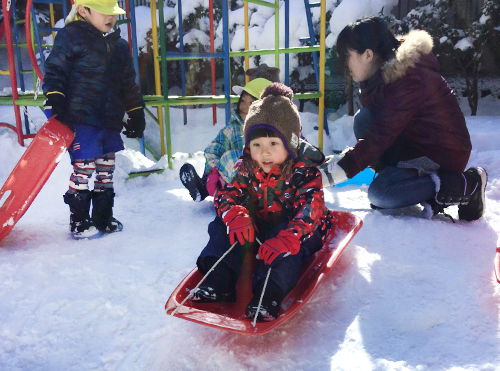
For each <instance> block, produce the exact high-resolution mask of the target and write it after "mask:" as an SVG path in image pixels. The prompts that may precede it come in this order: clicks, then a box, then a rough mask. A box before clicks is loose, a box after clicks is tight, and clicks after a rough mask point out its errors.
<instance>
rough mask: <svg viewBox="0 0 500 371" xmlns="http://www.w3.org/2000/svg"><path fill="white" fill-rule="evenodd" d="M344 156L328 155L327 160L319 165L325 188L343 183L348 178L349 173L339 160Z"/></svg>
mask: <svg viewBox="0 0 500 371" xmlns="http://www.w3.org/2000/svg"><path fill="white" fill-rule="evenodd" d="M342 157H343V156H328V157H327V158H326V159H325V162H324V163H323V164H322V165H320V166H318V168H319V171H320V173H321V180H322V181H323V188H326V187H329V186H331V185H335V184H339V183H343V182H345V181H346V180H347V175H346V173H345V171H344V169H342V168H341V167H340V166H339V165H338V162H339V160H340V159H341V158H342Z"/></svg>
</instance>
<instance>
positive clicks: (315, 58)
mask: <svg viewBox="0 0 500 371" xmlns="http://www.w3.org/2000/svg"><path fill="white" fill-rule="evenodd" d="M320 5H321V4H320ZM316 6H318V5H317V3H313V4H309V0H304V7H305V8H306V18H307V26H308V28H309V42H310V43H311V46H313V45H315V44H316V38H315V36H314V26H313V23H312V14H311V7H316ZM312 55H313V61H314V73H315V74H316V84H317V86H318V90H319V60H318V53H317V52H313V53H312Z"/></svg>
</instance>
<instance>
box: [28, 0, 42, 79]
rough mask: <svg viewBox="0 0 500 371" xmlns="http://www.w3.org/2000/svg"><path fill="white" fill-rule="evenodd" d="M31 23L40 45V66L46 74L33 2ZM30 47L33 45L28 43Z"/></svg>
mask: <svg viewBox="0 0 500 371" xmlns="http://www.w3.org/2000/svg"><path fill="white" fill-rule="evenodd" d="M31 23H32V25H33V28H34V30H35V39H36V43H37V45H38V53H39V54H40V68H41V70H42V73H43V74H44V75H45V57H44V55H43V46H42V39H41V37H40V30H39V29H38V22H37V21H36V13H35V6H34V5H33V4H31ZM28 47H31V45H28Z"/></svg>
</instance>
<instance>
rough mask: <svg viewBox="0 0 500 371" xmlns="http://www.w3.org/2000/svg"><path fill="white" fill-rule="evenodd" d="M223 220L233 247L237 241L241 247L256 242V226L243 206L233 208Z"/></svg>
mask: <svg viewBox="0 0 500 371" xmlns="http://www.w3.org/2000/svg"><path fill="white" fill-rule="evenodd" d="M223 220H224V223H226V225H227V229H228V233H229V241H230V242H231V245H232V244H234V243H235V242H236V239H238V242H239V243H240V244H241V245H244V244H245V243H247V242H254V241H255V226H254V224H253V220H252V218H250V215H249V214H248V210H247V209H246V208H245V207H243V206H241V205H235V206H233V207H231V208H230V209H229V211H228V212H227V213H226V215H224V218H223Z"/></svg>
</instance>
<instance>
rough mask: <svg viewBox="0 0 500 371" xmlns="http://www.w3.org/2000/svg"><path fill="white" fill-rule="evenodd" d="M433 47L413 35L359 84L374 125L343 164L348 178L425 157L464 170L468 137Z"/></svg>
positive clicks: (429, 40)
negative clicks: (376, 165)
mask: <svg viewBox="0 0 500 371" xmlns="http://www.w3.org/2000/svg"><path fill="white" fill-rule="evenodd" d="M432 47H433V41H432V38H431V36H430V35H429V34H428V33H427V32H425V31H417V30H416V31H412V32H410V33H409V34H408V35H407V36H406V37H405V41H404V42H403V43H402V44H401V46H400V47H399V48H398V49H397V51H396V55H395V57H394V58H392V59H390V60H389V61H387V62H386V63H385V64H384V65H382V67H381V68H380V69H379V70H378V71H377V72H376V73H375V74H374V75H373V76H372V77H371V78H370V79H368V80H367V81H364V82H363V83H361V96H360V99H361V104H362V105H363V106H365V107H368V108H369V109H370V110H371V111H372V112H373V113H374V116H375V121H374V125H373V126H372V127H371V129H370V131H369V132H368V133H367V134H366V135H365V136H364V137H363V138H361V139H360V140H358V142H357V143H356V145H355V146H354V147H353V148H352V149H351V150H349V151H348V152H347V153H346V155H345V156H344V158H343V159H341V160H340V161H339V165H340V166H341V167H342V169H344V171H345V172H346V174H347V176H348V177H349V178H352V177H353V176H354V175H356V174H357V173H358V172H360V171H362V170H363V169H365V168H366V167H367V166H368V165H370V164H371V163H373V162H375V161H376V160H378V161H382V162H383V165H386V166H396V165H397V163H398V162H399V161H406V160H411V159H414V158H417V157H421V156H427V157H428V158H430V159H431V160H433V161H434V162H436V163H438V164H439V165H440V166H441V168H443V169H445V170H448V171H453V172H457V173H461V172H463V171H464V170H465V167H466V166H467V162H468V160H469V156H470V152H471V149H472V145H471V141H470V137H469V132H468V130H467V127H466V123H465V118H464V115H463V113H462V111H461V110H460V107H459V105H458V101H457V99H456V96H455V95H454V93H453V91H452V90H451V88H450V87H449V86H448V84H447V83H446V81H445V80H444V78H443V77H442V76H441V74H440V72H439V64H438V61H437V59H436V57H435V56H434V54H433V53H432Z"/></svg>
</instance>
